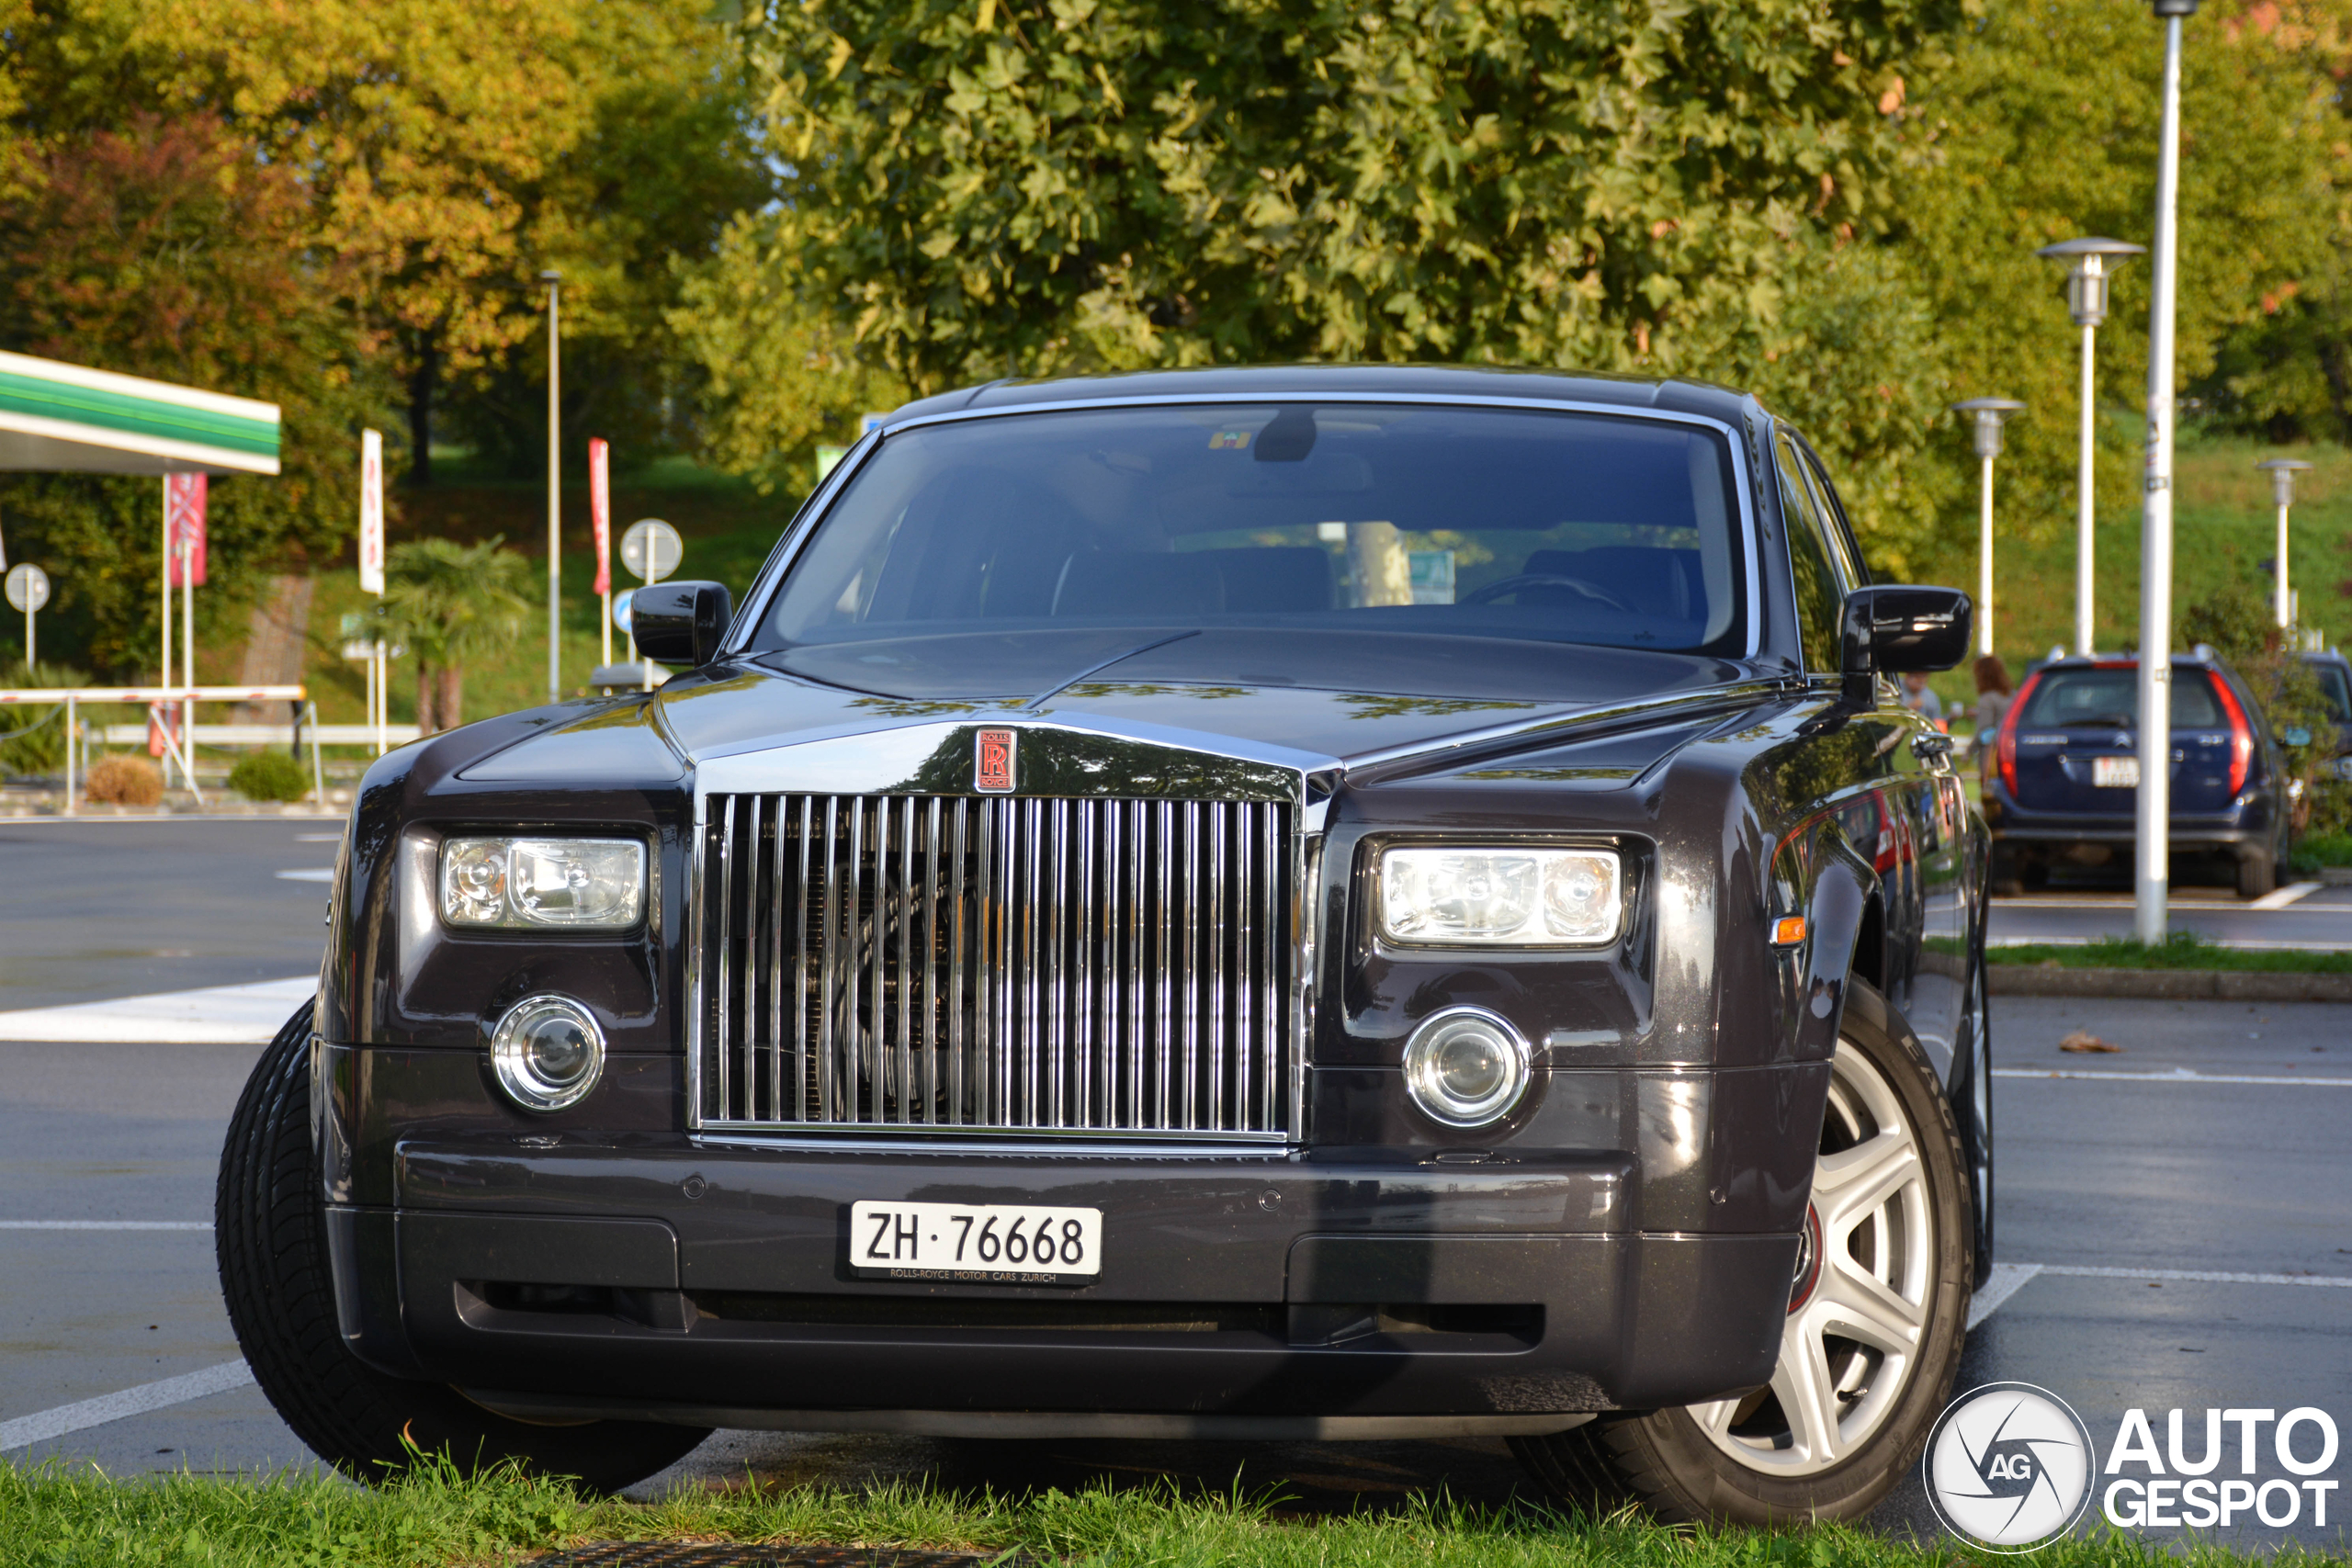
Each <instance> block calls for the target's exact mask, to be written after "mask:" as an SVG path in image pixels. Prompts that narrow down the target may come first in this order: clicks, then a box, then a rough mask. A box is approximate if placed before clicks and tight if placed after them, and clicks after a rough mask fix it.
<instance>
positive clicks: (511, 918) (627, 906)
mask: <svg viewBox="0 0 2352 1568" xmlns="http://www.w3.org/2000/svg"><path fill="white" fill-rule="evenodd" d="M644 911H645V846H644V845H643V844H642V843H640V842H639V841H638V840H635V839H451V840H447V842H446V843H444V844H443V845H442V846H441V918H442V919H444V920H446V921H447V922H448V923H449V924H450V925H453V926H477V927H483V926H504V927H510V928H511V927H517V926H530V927H538V926H561V927H565V928H567V929H570V930H573V931H610V930H614V929H616V928H620V927H625V926H633V925H635V924H637V922H638V918H639V916H640V915H642V914H643V913H644Z"/></svg>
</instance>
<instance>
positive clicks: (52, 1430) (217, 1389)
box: [0, 1361, 254, 1453]
mask: <svg viewBox="0 0 2352 1568" xmlns="http://www.w3.org/2000/svg"><path fill="white" fill-rule="evenodd" d="M253 1381H254V1373H253V1369H252V1368H251V1367H248V1366H246V1365H245V1363H244V1362H243V1361H223V1362H221V1363H220V1365H219V1366H217V1367H207V1368H205V1369H204V1370H203V1371H200V1372H187V1373H185V1374H183V1375H182V1376H179V1377H175V1378H164V1379H163V1380H162V1381H160V1382H143V1383H141V1384H140V1385H139V1386H138V1387H136V1388H126V1389H124V1390H123V1391H122V1392H121V1393H104V1394H100V1395H99V1396H98V1397H97V1398H96V1399H85V1400H83V1401H81V1402H80V1403H79V1404H61V1405H59V1406H58V1407H57V1408H56V1409H54V1410H43V1411H40V1413H38V1414H36V1415H32V1416H17V1418H16V1419H15V1420H13V1421H0V1453H6V1452H7V1451H8V1450H11V1449H23V1448H30V1447H31V1446H32V1445H33V1444H35V1443H45V1442H48V1441H49V1440H50V1439H51V1438H62V1437H63V1436H65V1435H66V1434H67V1433H68V1432H79V1431H82V1430H84V1429H85V1428H86V1427H102V1426H104V1425H105V1424H106V1423H107V1422H108V1421H119V1420H121V1419H122V1418H123V1417H124V1416H143V1415H145V1414H146V1413H147V1412H148V1411H150V1410H161V1409H163V1408H164V1406H166V1405H171V1404H187V1402H188V1401H189V1400H191V1399H202V1398H204V1397H205V1396H206V1395H207V1394H212V1393H227V1392H228V1391H229V1390H231V1389H232V1388H243V1387H244V1386H245V1385H246V1384H247V1383H250V1382H253Z"/></svg>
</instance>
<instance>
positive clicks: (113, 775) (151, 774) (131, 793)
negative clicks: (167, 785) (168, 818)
mask: <svg viewBox="0 0 2352 1568" xmlns="http://www.w3.org/2000/svg"><path fill="white" fill-rule="evenodd" d="M83 794H84V798H85V799H87V800H88V801H89V802H90V803H91V804H92V805H94V806H160V805H162V804H163V800H164V775H163V774H162V773H158V772H156V770H155V764H154V763H153V762H151V761H148V760H147V759H146V758H144V757H133V756H125V755H116V756H112V757H101V758H99V759H98V760H97V761H95V762H93V763H91V764H90V774H89V783H88V784H87V786H86V787H85V790H84V792H83Z"/></svg>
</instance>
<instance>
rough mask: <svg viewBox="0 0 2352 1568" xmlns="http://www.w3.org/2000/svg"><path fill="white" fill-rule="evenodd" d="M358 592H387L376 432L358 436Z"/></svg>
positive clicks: (381, 458) (381, 467)
mask: <svg viewBox="0 0 2352 1568" xmlns="http://www.w3.org/2000/svg"><path fill="white" fill-rule="evenodd" d="M198 581H202V579H198ZM359 591H360V592H363V593H381V592H383V591H384V437H383V435H382V434H381V433H379V432H378V431H373V430H363V431H361V432H360V433H359Z"/></svg>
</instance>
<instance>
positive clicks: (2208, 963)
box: [1985, 931, 2352, 975]
mask: <svg viewBox="0 0 2352 1568" xmlns="http://www.w3.org/2000/svg"><path fill="white" fill-rule="evenodd" d="M1985 962H1987V963H1990V964H2057V965H2058V966H2059V967H2060V968H2062V969H2248V970H2256V971H2259V972H2262V973H2266V974H2281V975H2352V953H2297V952H2290V951H2278V950H2261V949H2253V948H2241V947H2223V946H2222V945H2220V944H2219V943H2218V942H2208V941H2206V940H2205V939H2204V938H2203V937H2200V936H2199V935H2198V934H2197V933H2196V932H2195V931H2175V932H2173V933H2172V935H2171V936H2170V937H2169V938H2167V939H2166V940H2165V941H2164V942H2157V943H2154V944H2153V945H2151V944H2149V943H2146V942H2141V941H2139V940H2138V939H2137V938H2134V937H2101V938H2100V939H2099V940H2098V941H2097V942H2085V943H2084V944H2082V945H2081V946H2079V947H2073V946H2060V945H2057V944H2055V943H2052V942H2025V943H2020V944H2018V945H2017V946H2015V947H1988V948H1986V949H1985Z"/></svg>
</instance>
